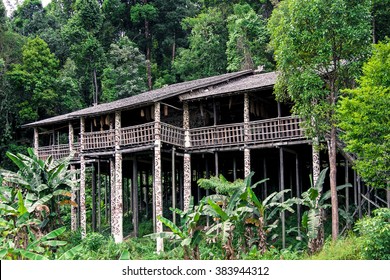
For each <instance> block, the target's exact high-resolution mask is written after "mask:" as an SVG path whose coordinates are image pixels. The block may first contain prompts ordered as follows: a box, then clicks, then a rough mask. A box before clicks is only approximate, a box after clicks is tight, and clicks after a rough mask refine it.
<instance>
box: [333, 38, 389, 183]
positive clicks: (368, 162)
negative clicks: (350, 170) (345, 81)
mask: <svg viewBox="0 0 390 280" xmlns="http://www.w3.org/2000/svg"><path fill="white" fill-rule="evenodd" d="M358 84H359V86H358V87H357V88H355V89H350V90H346V91H344V92H345V96H344V97H342V98H341V100H340V102H339V106H338V110H337V112H338V115H339V126H340V128H341V129H342V130H343V132H342V135H341V138H342V140H343V141H344V142H345V144H346V148H345V149H346V151H348V152H350V153H353V154H355V155H356V156H357V159H356V161H355V162H354V168H355V169H356V170H357V172H358V173H359V175H360V176H361V177H362V178H363V179H364V180H365V181H366V183H367V184H368V185H370V186H372V187H379V188H388V189H389V188H390V185H389V184H390V155H389V151H390V137H389V135H390V111H389V108H390V42H388V41H387V42H384V43H379V44H377V45H374V53H373V55H372V57H371V58H370V59H369V60H368V62H367V63H365V64H364V66H363V76H362V77H360V79H359V80H358Z"/></svg>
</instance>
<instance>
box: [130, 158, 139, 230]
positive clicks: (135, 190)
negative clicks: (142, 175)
mask: <svg viewBox="0 0 390 280" xmlns="http://www.w3.org/2000/svg"><path fill="white" fill-rule="evenodd" d="M131 186H132V192H131V193H132V195H133V225H134V236H135V237H138V222H139V217H138V212H139V208H138V163H137V158H135V159H134V160H133V180H132V182H131Z"/></svg>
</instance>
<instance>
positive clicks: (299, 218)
mask: <svg viewBox="0 0 390 280" xmlns="http://www.w3.org/2000/svg"><path fill="white" fill-rule="evenodd" d="M299 185H300V184H299V157H298V153H297V154H295V189H296V192H297V197H301V192H300V189H299ZM297 229H298V236H299V237H301V205H300V204H299V203H297Z"/></svg>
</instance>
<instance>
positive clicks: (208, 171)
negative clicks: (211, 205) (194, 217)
mask: <svg viewBox="0 0 390 280" xmlns="http://www.w3.org/2000/svg"><path fill="white" fill-rule="evenodd" d="M205 164H206V166H205V168H206V179H210V169H209V160H208V158H206V162H205ZM209 195H210V190H209V189H206V196H209ZM206 226H207V227H209V226H210V217H209V215H207V217H206Z"/></svg>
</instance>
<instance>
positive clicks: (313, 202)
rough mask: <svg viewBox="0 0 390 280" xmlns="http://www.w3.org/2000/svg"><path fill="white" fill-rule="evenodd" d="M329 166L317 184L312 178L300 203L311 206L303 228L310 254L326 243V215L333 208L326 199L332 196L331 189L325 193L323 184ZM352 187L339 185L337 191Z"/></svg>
mask: <svg viewBox="0 0 390 280" xmlns="http://www.w3.org/2000/svg"><path fill="white" fill-rule="evenodd" d="M327 171H328V168H325V169H323V170H322V171H321V172H320V175H319V177H318V180H317V182H316V184H315V185H313V182H312V180H311V187H310V188H309V189H308V190H307V191H306V192H304V193H302V199H300V200H299V203H301V204H303V205H305V206H307V207H309V210H307V211H305V212H304V213H303V216H302V229H303V230H304V231H306V237H307V239H308V249H309V253H310V254H314V253H316V252H318V251H319V250H320V249H321V248H322V246H323V244H324V215H325V210H326V209H328V208H331V205H330V204H329V203H326V201H327V200H328V199H329V198H330V196H331V193H330V190H329V191H327V192H325V193H323V185H324V181H325V177H326V172H327ZM348 187H351V184H349V183H348V184H344V185H340V186H337V187H336V189H337V191H340V190H342V189H344V188H348Z"/></svg>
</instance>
